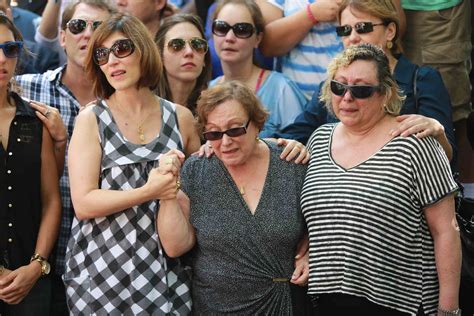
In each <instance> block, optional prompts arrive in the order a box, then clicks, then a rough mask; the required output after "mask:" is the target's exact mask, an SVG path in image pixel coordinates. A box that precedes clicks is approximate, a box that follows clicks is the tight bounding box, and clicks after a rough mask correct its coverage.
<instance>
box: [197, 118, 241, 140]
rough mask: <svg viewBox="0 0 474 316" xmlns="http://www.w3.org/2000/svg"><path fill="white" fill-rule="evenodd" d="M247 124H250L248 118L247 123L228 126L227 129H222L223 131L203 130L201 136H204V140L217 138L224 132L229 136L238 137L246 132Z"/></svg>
mask: <svg viewBox="0 0 474 316" xmlns="http://www.w3.org/2000/svg"><path fill="white" fill-rule="evenodd" d="M249 124H250V120H248V121H247V124H245V126H241V127H234V128H229V129H228V130H226V131H223V132H218V131H210V132H204V133H202V136H204V139H205V140H219V139H221V138H222V137H223V136H224V134H226V135H227V136H229V137H239V136H242V135H244V134H247V128H248V127H249Z"/></svg>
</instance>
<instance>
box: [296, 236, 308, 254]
mask: <svg viewBox="0 0 474 316" xmlns="http://www.w3.org/2000/svg"><path fill="white" fill-rule="evenodd" d="M308 250H309V239H308V238H307V237H305V238H303V239H301V240H300V241H299V242H298V248H297V249H296V256H295V259H298V258H301V257H303V256H304V255H305V254H306V253H307V252H308Z"/></svg>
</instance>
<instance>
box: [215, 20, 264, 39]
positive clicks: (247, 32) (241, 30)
mask: <svg viewBox="0 0 474 316" xmlns="http://www.w3.org/2000/svg"><path fill="white" fill-rule="evenodd" d="M231 29H232V31H233V32H234V35H235V36H236V37H238V38H249V37H250V36H252V35H253V33H254V32H255V27H254V26H253V25H252V24H250V23H245V22H241V23H235V24H234V25H232V26H230V25H229V23H227V22H224V21H220V20H214V22H212V33H213V34H214V35H216V36H219V37H224V36H226V35H227V33H228V32H229V31H230V30H231Z"/></svg>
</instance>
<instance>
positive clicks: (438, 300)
mask: <svg viewBox="0 0 474 316" xmlns="http://www.w3.org/2000/svg"><path fill="white" fill-rule="evenodd" d="M322 98H323V100H324V101H325V102H326V106H327V108H328V111H331V112H333V113H334V114H335V116H336V117H337V118H338V119H339V120H340V123H335V124H327V125H323V126H322V127H321V128H319V129H318V130H316V131H315V132H314V133H313V135H312V136H311V138H310V140H309V142H308V146H309V148H310V150H311V151H312V157H311V160H310V163H309V167H308V171H307V174H306V178H305V182H304V186H303V191H302V196H301V199H302V200H301V203H302V204H301V206H302V211H303V214H304V217H305V219H306V222H307V225H308V230H309V236H310V279H309V293H310V294H312V295H314V297H315V299H316V301H317V302H318V306H319V308H320V311H321V315H346V314H347V315H348V314H352V315H407V314H408V315H417V313H419V314H420V315H423V313H424V314H429V315H431V314H433V313H436V311H437V310H438V315H457V313H458V312H459V311H458V289H459V271H460V241H459V234H458V232H457V229H456V222H455V218H454V202H453V194H452V193H453V192H454V191H456V189H457V186H456V184H455V182H454V180H453V178H452V176H451V171H450V168H449V162H448V159H447V157H446V155H445V153H444V151H443V149H442V147H441V146H440V144H439V143H438V142H437V141H436V140H435V139H434V138H432V137H426V138H423V139H420V138H417V137H416V136H409V137H393V138H391V136H389V134H390V133H389V131H390V130H391V129H394V128H396V126H397V122H396V119H395V116H396V115H397V114H398V113H399V110H400V106H401V103H402V101H403V97H401V95H400V92H399V90H398V86H397V85H396V83H395V81H394V80H393V78H392V76H391V74H390V68H389V62H388V59H387V57H386V56H385V54H384V53H383V51H382V50H381V49H380V48H377V47H376V46H373V45H370V44H362V45H359V46H351V47H349V48H347V49H346V50H345V51H344V52H343V53H342V54H340V55H339V56H338V57H336V59H335V60H334V61H333V62H332V63H331V64H330V65H329V68H328V79H327V81H326V83H325V85H324V87H323V95H322ZM450 313H451V314H450Z"/></svg>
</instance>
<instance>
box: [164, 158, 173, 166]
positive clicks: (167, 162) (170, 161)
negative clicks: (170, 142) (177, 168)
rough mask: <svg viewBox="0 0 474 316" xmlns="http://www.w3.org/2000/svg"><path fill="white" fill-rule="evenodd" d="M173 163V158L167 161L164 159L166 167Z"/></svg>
mask: <svg viewBox="0 0 474 316" xmlns="http://www.w3.org/2000/svg"><path fill="white" fill-rule="evenodd" d="M173 162H174V158H173V157H169V158H168V159H166V162H165V164H167V165H172V164H173Z"/></svg>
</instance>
